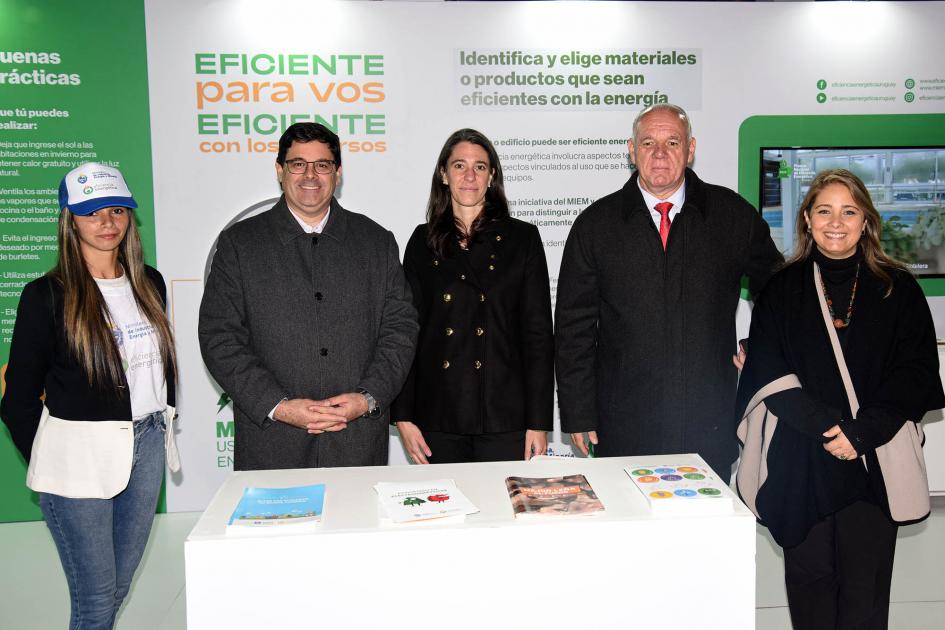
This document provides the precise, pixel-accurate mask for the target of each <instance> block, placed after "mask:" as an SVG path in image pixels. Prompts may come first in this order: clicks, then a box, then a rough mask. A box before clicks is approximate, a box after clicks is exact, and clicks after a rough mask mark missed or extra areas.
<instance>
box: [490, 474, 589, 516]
mask: <svg viewBox="0 0 945 630" xmlns="http://www.w3.org/2000/svg"><path fill="white" fill-rule="evenodd" d="M505 485H506V487H507V488H508V491H509V499H510V500H511V501H512V511H513V512H514V513H515V518H529V517H536V516H539V517H540V516H577V515H580V516H585V515H590V514H597V513H599V512H603V511H604V505H603V504H602V503H601V502H600V499H598V498H597V494H596V493H595V492H594V489H593V488H592V487H591V484H590V483H589V482H588V481H587V478H585V477H584V475H568V476H566V477H508V478H507V479H506V480H505Z"/></svg>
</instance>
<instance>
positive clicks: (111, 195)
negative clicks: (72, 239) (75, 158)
mask: <svg viewBox="0 0 945 630" xmlns="http://www.w3.org/2000/svg"><path fill="white" fill-rule="evenodd" d="M111 206H118V207H120V208H137V207H138V204H137V203H136V202H135V199H134V197H132V196H131V191H130V190H128V184H126V183H125V178H124V177H123V176H122V174H121V171H119V170H118V169H117V168H113V167H111V166H105V165H104V164H99V163H98V162H86V163H85V164H80V165H79V166H77V167H75V168H74V169H72V170H71V171H69V172H68V173H66V176H65V177H63V178H62V181H61V182H59V209H60V210H65V209H66V208H69V212H71V213H72V214H75V215H78V216H80V217H84V216H87V215H89V214H92V213H93V212H95V211H96V210H101V209H102V208H109V207H111Z"/></svg>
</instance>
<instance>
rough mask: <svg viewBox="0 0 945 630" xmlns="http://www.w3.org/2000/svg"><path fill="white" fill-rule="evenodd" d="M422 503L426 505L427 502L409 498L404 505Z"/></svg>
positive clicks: (417, 498)
mask: <svg viewBox="0 0 945 630" xmlns="http://www.w3.org/2000/svg"><path fill="white" fill-rule="evenodd" d="M421 503H426V501H424V500H423V499H421V498H419V497H407V498H406V499H404V505H420V504H421Z"/></svg>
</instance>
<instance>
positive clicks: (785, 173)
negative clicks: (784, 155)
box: [778, 160, 794, 179]
mask: <svg viewBox="0 0 945 630" xmlns="http://www.w3.org/2000/svg"><path fill="white" fill-rule="evenodd" d="M793 173H794V169H793V168H791V167H790V166H789V165H788V163H787V160H781V163H780V164H779V165H778V178H779V179H788V178H789V177H791V175H792V174H793Z"/></svg>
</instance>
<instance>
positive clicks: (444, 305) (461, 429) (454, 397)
mask: <svg viewBox="0 0 945 630" xmlns="http://www.w3.org/2000/svg"><path fill="white" fill-rule="evenodd" d="M404 270H405V272H406V275H407V279H408V281H409V282H410V287H411V289H412V290H413V300H414V304H415V305H416V307H417V310H418V311H419V313H420V341H419V345H418V348H417V355H416V358H415V359H414V364H413V368H412V369H411V371H410V375H409V376H408V378H407V382H406V384H405V385H404V388H403V390H402V391H401V393H400V395H399V396H398V397H397V399H396V400H395V401H394V404H393V406H392V415H391V417H392V421H393V422H394V423H395V424H396V425H397V428H398V430H399V432H400V437H401V440H402V441H403V443H404V448H405V449H406V451H407V453H408V455H409V456H410V458H411V459H412V460H413V461H414V462H415V463H418V464H426V463H447V462H467V461H501V460H513V459H523V458H524V459H528V458H530V457H531V456H532V455H533V454H541V453H543V452H544V451H545V449H546V448H547V438H546V431H550V430H551V429H552V424H553V416H552V414H553V397H554V368H553V355H554V343H553V339H552V324H551V294H550V290H549V286H548V267H547V264H546V262H545V254H544V249H543V247H542V242H541V237H540V235H539V233H538V229H537V228H536V227H535V226H534V225H531V224H529V223H526V222H524V221H519V220H517V219H513V218H512V217H510V216H509V210H508V202H507V201H506V198H505V189H504V185H503V179H502V167H501V166H500V164H499V158H498V155H497V154H496V151H495V149H494V148H493V146H492V143H491V142H489V140H488V138H486V137H485V136H484V135H482V134H481V133H479V132H478V131H474V130H472V129H461V130H459V131H457V132H455V133H454V134H452V135H451V136H450V137H449V138H448V139H447V141H446V144H444V146H443V149H442V150H441V151H440V156H439V158H438V160H437V163H436V168H435V170H434V172H433V181H432V186H431V192H430V199H429V202H428V205H427V223H425V224H422V225H419V226H417V229H416V230H414V233H413V235H412V236H411V237H410V241H409V242H408V244H407V248H406V250H405V252H404Z"/></svg>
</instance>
